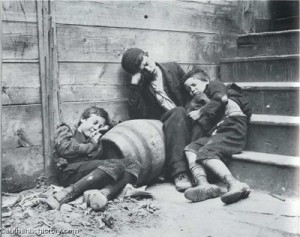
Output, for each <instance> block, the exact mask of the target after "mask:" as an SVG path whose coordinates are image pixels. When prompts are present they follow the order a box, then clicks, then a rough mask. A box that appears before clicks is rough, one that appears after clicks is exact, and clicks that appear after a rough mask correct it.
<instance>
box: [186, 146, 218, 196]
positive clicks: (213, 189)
mask: <svg viewBox="0 0 300 237" xmlns="http://www.w3.org/2000/svg"><path fill="white" fill-rule="evenodd" d="M185 154H186V157H187V160H188V163H189V167H190V170H191V173H192V175H193V177H194V180H195V182H196V185H197V186H196V187H193V188H189V189H187V190H186V191H185V192H184V196H185V198H186V199H189V200H191V201H193V202H201V201H204V200H206V199H209V198H216V197H219V196H220V193H221V190H220V188H219V187H218V186H217V185H214V184H209V183H208V182H207V176H206V171H205V169H204V167H203V166H202V165H201V164H197V163H196V158H197V156H196V154H195V153H194V152H191V151H185Z"/></svg>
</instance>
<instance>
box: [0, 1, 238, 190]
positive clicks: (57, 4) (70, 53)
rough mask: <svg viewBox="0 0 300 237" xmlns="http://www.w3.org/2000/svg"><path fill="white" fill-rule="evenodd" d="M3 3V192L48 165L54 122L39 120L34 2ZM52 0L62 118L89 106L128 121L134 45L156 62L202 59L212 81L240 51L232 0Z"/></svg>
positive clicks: (183, 62) (200, 62)
mask: <svg viewBox="0 0 300 237" xmlns="http://www.w3.org/2000/svg"><path fill="white" fill-rule="evenodd" d="M45 1H46V0H45ZM1 4H2V10H3V18H2V21H3V38H2V41H3V42H2V50H3V52H2V58H3V65H2V69H3V70H2V71H3V80H2V97H1V98H2V104H3V109H2V111H3V116H2V124H3V132H2V142H3V146H2V148H3V149H2V155H3V157H2V168H3V169H2V170H3V176H2V184H3V189H4V190H5V191H11V190H20V189H24V188H27V187H28V186H26V185H27V184H29V185H32V184H33V183H34V181H35V179H36V178H37V177H39V176H40V175H43V174H44V173H43V171H45V170H47V167H43V166H44V165H45V164H46V163H45V161H44V158H45V157H43V154H44V153H45V147H44V145H43V144H44V143H45V141H44V142H43V138H45V137H47V136H45V134H46V132H45V131H46V129H49V128H43V121H42V118H43V115H44V116H45V111H44V110H45V109H44V110H43V109H42V103H44V102H43V101H44V100H42V98H43V97H42V94H41V91H42V89H43V88H42V87H41V78H40V75H41V73H42V72H40V70H41V68H42V67H40V64H39V63H40V62H39V56H40V55H41V51H39V45H38V43H39V39H40V41H41V38H39V34H38V32H39V30H38V17H37V3H36V1H34V0H28V1H23V0H18V1H2V2H1ZM51 4H54V6H53V7H54V11H53V12H51V14H52V15H51V22H54V24H55V25H54V27H53V25H52V26H51V24H50V25H49V27H52V28H51V29H50V28H49V30H50V31H51V32H52V30H53V31H54V32H53V33H54V35H53V38H51V39H50V41H51V42H50V44H51V45H52V46H53V47H54V48H51V47H52V46H51V45H50V48H51V49H50V52H53V53H52V54H51V53H50V54H51V55H52V57H53V56H54V58H52V59H51V60H50V62H49V63H50V65H51V66H50V67H51V68H49V69H48V70H49V71H48V72H47V73H49V75H50V76H49V78H52V79H55V78H56V71H55V70H52V69H53V68H55V67H56V63H55V62H56V61H57V62H58V65H57V66H58V74H57V75H58V80H59V90H58V92H59V93H58V98H57V101H60V103H59V104H57V106H56V105H52V106H53V107H58V108H60V109H61V111H62V118H61V120H64V121H65V122H67V123H74V122H75V121H77V119H78V118H79V116H80V113H81V112H82V111H83V110H84V109H85V108H86V107H88V106H91V105H98V106H101V107H104V108H105V109H107V110H108V112H109V113H110V115H111V117H112V119H114V120H116V121H122V120H126V119H128V111H127V96H128V84H129V83H130V78H129V75H128V74H127V73H125V72H124V71H123V69H122V68H121V66H120V60H121V57H122V54H123V53H124V51H125V50H126V49H128V48H130V47H140V48H142V49H144V50H145V51H148V52H149V53H150V55H151V56H152V57H153V58H154V59H156V60H157V61H158V62H164V61H177V62H179V63H180V64H181V65H182V67H183V68H184V69H185V70H188V69H189V68H190V67H191V66H192V65H199V66H200V67H202V68H204V69H205V70H206V71H207V72H208V74H209V75H210V76H211V78H212V79H216V78H218V64H219V59H220V58H221V57H233V56H235V53H236V37H237V34H238V32H239V28H238V14H237V11H238V10H237V2H236V1H234V0H226V1H218V0H213V1H206V0H203V1H86V0H85V1H79V0H78V1H59V0H56V1H52V2H51ZM51 4H50V5H51ZM51 6H52V5H51ZM49 19H50V18H49ZM51 37H52V36H51ZM40 50H41V47H40ZM51 50H52V51H51ZM53 50H54V51H53ZM56 53H57V54H56ZM55 56H57V58H55ZM42 81H43V80H42ZM48 86H49V87H51V88H52V86H53V85H52V84H51V83H50V84H49V85H48ZM51 88H50V90H51ZM46 89H47V90H49V88H46ZM53 94H55V93H53ZM52 96H55V95H52ZM50 100H51V98H50ZM55 100H56V99H55V98H54V99H53V101H55ZM49 105H50V107H49V111H48V112H49V113H50V114H51V116H55V115H53V114H52V113H53V111H56V108H52V107H51V103H49ZM46 112H47V111H46ZM49 126H50V125H49ZM50 131H51V128H50ZM46 162H48V160H47V159H46ZM47 165H48V164H46V166H47Z"/></svg>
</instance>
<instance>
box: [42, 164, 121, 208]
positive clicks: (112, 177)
mask: <svg viewBox="0 0 300 237" xmlns="http://www.w3.org/2000/svg"><path fill="white" fill-rule="evenodd" d="M91 162H92V163H95V164H97V165H98V166H96V167H95V169H94V170H92V171H91V172H90V173H88V174H87V175H86V176H84V177H82V178H80V179H79V180H78V181H77V182H75V183H74V184H71V185H70V186H69V187H67V188H64V189H63V190H62V191H60V192H57V193H55V194H54V196H53V197H49V198H48V201H49V202H51V204H50V203H49V202H48V204H49V205H50V206H51V207H52V208H53V209H58V208H59V207H60V206H61V205H62V204H63V203H67V202H69V201H71V200H73V199H74V198H76V197H77V196H79V195H81V194H82V193H83V192H84V191H86V190H89V189H95V188H97V189H99V188H102V187H104V186H105V185H107V184H109V183H111V182H113V181H117V180H119V179H120V178H121V177H122V176H123V175H124V165H123V163H122V162H121V161H120V160H98V161H91ZM88 163H89V162H86V164H84V163H82V164H81V165H82V166H81V167H79V168H78V170H80V171H82V173H86V172H87V170H86V169H85V166H86V167H89V166H90V164H88ZM75 175H77V176H78V175H79V174H75ZM54 198H55V199H56V200H57V202H58V203H56V205H55V202H54Z"/></svg>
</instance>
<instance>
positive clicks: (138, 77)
mask: <svg viewBox="0 0 300 237" xmlns="http://www.w3.org/2000/svg"><path fill="white" fill-rule="evenodd" d="M141 79H142V74H141V73H140V72H138V73H136V74H134V75H132V78H131V84H133V85H138V84H139V83H140V81H141Z"/></svg>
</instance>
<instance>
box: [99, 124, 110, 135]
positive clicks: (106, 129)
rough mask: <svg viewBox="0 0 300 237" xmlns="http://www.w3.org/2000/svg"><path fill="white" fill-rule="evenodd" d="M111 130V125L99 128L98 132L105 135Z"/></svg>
mask: <svg viewBox="0 0 300 237" xmlns="http://www.w3.org/2000/svg"><path fill="white" fill-rule="evenodd" d="M109 128H110V127H109V125H105V126H103V127H101V128H99V129H98V131H99V132H100V133H102V134H103V133H105V132H107V131H108V130H109Z"/></svg>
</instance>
